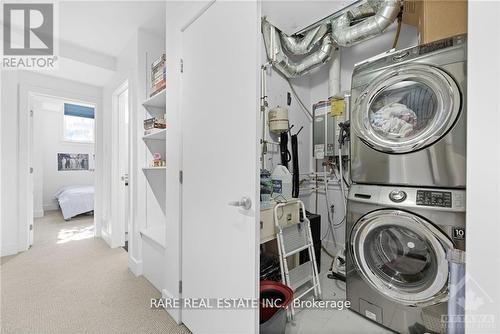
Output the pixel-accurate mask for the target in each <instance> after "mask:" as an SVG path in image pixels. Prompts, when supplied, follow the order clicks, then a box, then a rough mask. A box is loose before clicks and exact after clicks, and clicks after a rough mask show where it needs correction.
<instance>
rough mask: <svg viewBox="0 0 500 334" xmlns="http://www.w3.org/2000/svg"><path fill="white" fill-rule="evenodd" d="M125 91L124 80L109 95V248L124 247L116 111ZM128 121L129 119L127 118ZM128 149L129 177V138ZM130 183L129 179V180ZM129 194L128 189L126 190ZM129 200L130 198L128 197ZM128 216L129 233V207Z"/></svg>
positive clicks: (117, 118)
mask: <svg viewBox="0 0 500 334" xmlns="http://www.w3.org/2000/svg"><path fill="white" fill-rule="evenodd" d="M126 90H129V80H128V79H126V80H124V82H123V83H122V84H120V85H119V86H118V87H117V88H116V89H115V90H114V91H113V93H112V94H111V111H112V114H111V125H112V127H111V155H112V159H111V194H110V195H111V219H110V224H111V247H112V248H115V247H122V246H124V245H125V228H124V226H123V224H122V222H120V221H119V219H118V217H119V214H118V213H119V210H120V207H119V206H120V201H119V199H120V197H121V196H120V192H121V191H123V189H122V185H121V182H120V159H119V158H120V149H119V146H120V139H119V126H120V122H119V120H120V119H119V114H118V113H119V110H118V103H117V101H118V97H119V96H120V95H121V94H122V93H123V92H125V91H126ZM128 105H129V106H128V109H129V113H130V109H131V108H130V107H131V103H130V90H129V100H128ZM129 119H130V118H129ZM130 126H131V122H129V129H128V131H129V134H130V133H131V131H130ZM127 145H128V147H129V162H128V165H129V168H128V170H129V176H130V171H131V168H130V160H131V159H130V136H129V142H128V143H127ZM129 182H130V178H129ZM128 191H129V193H130V189H129V190H128ZM129 199H130V196H129ZM127 215H128V222H129V226H128V230H129V231H131V226H130V222H131V216H130V205H129V211H128V213H127Z"/></svg>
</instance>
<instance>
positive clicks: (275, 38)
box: [262, 18, 333, 78]
mask: <svg viewBox="0 0 500 334" xmlns="http://www.w3.org/2000/svg"><path fill="white" fill-rule="evenodd" d="M262 34H263V36H264V44H265V46H266V52H267V58H268V59H269V60H270V61H271V62H272V64H273V66H274V67H275V68H276V69H277V70H278V71H280V72H281V73H283V74H284V75H285V76H286V77H287V78H295V77H298V76H301V75H303V74H305V73H307V72H309V71H310V70H311V69H313V68H315V67H317V66H319V65H322V64H324V63H326V62H327V61H328V60H329V59H330V54H331V51H332V49H333V40H332V38H331V36H329V35H325V36H323V38H322V40H321V46H320V47H319V49H318V50H316V51H315V52H313V53H310V54H309V55H307V56H306V57H304V58H303V59H302V60H300V61H298V62H294V61H293V60H291V59H290V58H289V57H288V55H287V54H286V53H285V52H284V50H283V46H282V44H281V35H280V31H279V30H278V29H276V27H274V26H273V25H271V24H270V23H269V22H268V21H267V20H266V18H263V19H262Z"/></svg>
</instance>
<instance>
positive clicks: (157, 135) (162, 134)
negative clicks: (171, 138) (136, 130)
mask: <svg viewBox="0 0 500 334" xmlns="http://www.w3.org/2000/svg"><path fill="white" fill-rule="evenodd" d="M166 136H167V129H161V130H159V131H156V132H153V133H150V134H148V135H145V136H143V137H142V139H143V140H165V138H166Z"/></svg>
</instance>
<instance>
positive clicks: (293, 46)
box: [280, 24, 328, 55]
mask: <svg viewBox="0 0 500 334" xmlns="http://www.w3.org/2000/svg"><path fill="white" fill-rule="evenodd" d="M327 32H328V25H326V24H322V25H320V26H317V27H316V28H313V29H311V30H309V31H308V32H307V33H306V35H305V36H304V37H302V38H299V37H293V36H287V35H286V34H284V33H280V37H281V41H282V42H283V47H284V48H285V49H286V50H287V51H288V52H290V53H292V54H294V55H303V54H306V53H309V52H311V51H312V49H314V47H315V46H317V45H318V44H319V42H321V39H322V38H323V36H325V35H326V33H327Z"/></svg>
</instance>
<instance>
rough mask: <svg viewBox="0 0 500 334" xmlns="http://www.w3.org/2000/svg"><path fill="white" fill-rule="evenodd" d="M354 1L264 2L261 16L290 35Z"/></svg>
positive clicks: (294, 0) (292, 0)
mask: <svg viewBox="0 0 500 334" xmlns="http://www.w3.org/2000/svg"><path fill="white" fill-rule="evenodd" d="M353 2H355V0H329V1H325V0H322V1H297V0H290V1H272V0H270V1H264V2H263V3H262V14H263V15H265V16H267V19H268V21H269V22H271V24H273V25H274V26H276V27H277V28H278V29H280V30H281V31H283V32H285V33H286V34H287V35H292V34H294V33H295V32H297V31H300V30H301V29H303V28H306V27H308V26H309V25H311V24H313V23H315V22H317V21H319V20H321V19H323V18H325V17H327V16H329V15H331V14H333V13H335V12H337V11H339V10H341V9H343V8H344V7H347V6H348V5H350V4H352V3H353Z"/></svg>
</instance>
